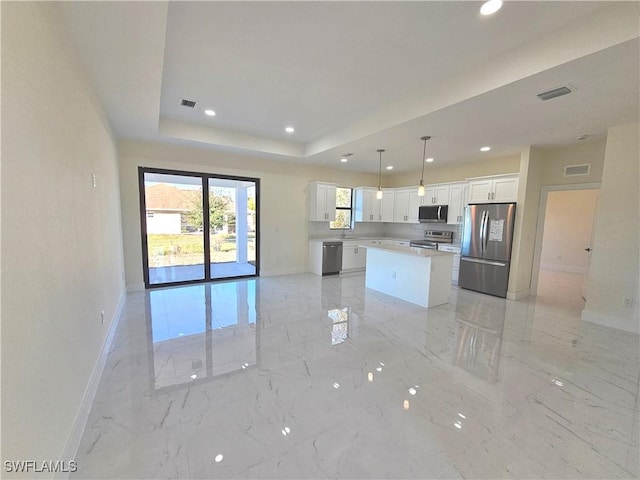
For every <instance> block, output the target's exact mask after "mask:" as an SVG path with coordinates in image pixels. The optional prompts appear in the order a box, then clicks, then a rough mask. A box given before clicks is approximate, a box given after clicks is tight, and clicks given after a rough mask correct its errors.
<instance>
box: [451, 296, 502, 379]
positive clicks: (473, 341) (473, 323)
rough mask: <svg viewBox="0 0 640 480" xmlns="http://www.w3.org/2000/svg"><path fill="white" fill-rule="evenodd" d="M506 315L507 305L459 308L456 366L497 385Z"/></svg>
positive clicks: (454, 355)
mask: <svg viewBox="0 0 640 480" xmlns="http://www.w3.org/2000/svg"><path fill="white" fill-rule="evenodd" d="M505 314H506V309H505V303H504V302H496V304H495V305H493V306H491V307H490V308H487V305H482V306H480V304H477V305H475V306H474V305H471V306H466V307H463V306H460V307H459V308H457V309H456V323H457V326H456V342H455V346H454V349H453V352H452V357H453V358H452V363H453V365H455V366H457V367H460V368H462V369H464V370H466V371H467V372H469V373H471V374H472V375H474V376H476V377H478V378H481V379H482V380H486V381H487V382H489V383H496V382H498V380H499V370H498V367H499V366H500V350H501V347H502V334H503V331H504V319H505Z"/></svg>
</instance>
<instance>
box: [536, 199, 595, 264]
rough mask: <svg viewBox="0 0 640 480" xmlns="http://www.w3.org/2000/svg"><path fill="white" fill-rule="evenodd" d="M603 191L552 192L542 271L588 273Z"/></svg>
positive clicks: (545, 224) (546, 219)
mask: <svg viewBox="0 0 640 480" xmlns="http://www.w3.org/2000/svg"><path fill="white" fill-rule="evenodd" d="M599 193H600V191H599V190H598V189H589V190H565V191H557V192H549V193H548V195H547V208H546V212H545V217H544V235H543V239H542V253H541V261H540V262H541V263H540V266H541V267H542V268H547V269H550V270H558V271H563V272H574V273H586V269H587V260H588V254H587V252H585V250H584V249H585V248H587V247H588V246H590V243H591V227H592V224H593V213H594V209H595V206H596V201H597V198H598V195H599Z"/></svg>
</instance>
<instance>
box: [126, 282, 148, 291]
mask: <svg viewBox="0 0 640 480" xmlns="http://www.w3.org/2000/svg"><path fill="white" fill-rule="evenodd" d="M142 291H144V283H132V284H129V285H127V292H142Z"/></svg>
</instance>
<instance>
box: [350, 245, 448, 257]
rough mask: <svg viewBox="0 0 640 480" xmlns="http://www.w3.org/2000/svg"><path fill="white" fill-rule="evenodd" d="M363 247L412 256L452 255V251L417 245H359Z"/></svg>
mask: <svg viewBox="0 0 640 480" xmlns="http://www.w3.org/2000/svg"><path fill="white" fill-rule="evenodd" d="M360 246H361V247H363V248H371V249H375V250H387V251H389V252H394V253H403V254H405V255H411V256H414V257H438V256H442V255H453V254H454V253H453V252H443V251H438V250H429V249H427V248H417V247H401V246H396V245H360Z"/></svg>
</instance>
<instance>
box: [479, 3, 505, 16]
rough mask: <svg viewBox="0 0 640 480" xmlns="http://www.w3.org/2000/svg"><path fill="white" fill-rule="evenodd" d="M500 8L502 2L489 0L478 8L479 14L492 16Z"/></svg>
mask: <svg viewBox="0 0 640 480" xmlns="http://www.w3.org/2000/svg"><path fill="white" fill-rule="evenodd" d="M501 8H502V0H489V1H488V2H484V3H483V4H482V7H480V13H481V14H482V15H493V14H494V13H496V12H497V11H498V10H500V9H501Z"/></svg>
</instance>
